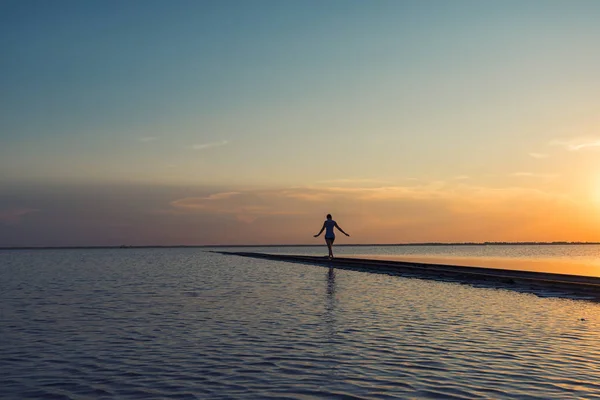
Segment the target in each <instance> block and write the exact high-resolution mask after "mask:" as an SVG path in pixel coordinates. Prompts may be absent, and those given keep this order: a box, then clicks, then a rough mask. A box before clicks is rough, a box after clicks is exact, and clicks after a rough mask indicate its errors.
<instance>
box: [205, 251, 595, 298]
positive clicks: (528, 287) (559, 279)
mask: <svg viewBox="0 0 600 400" xmlns="http://www.w3.org/2000/svg"><path fill="white" fill-rule="evenodd" d="M216 253H220V254H227V255H236V256H243V257H253V258H261V259H266V260H273V261H285V262H295V263H304V264H316V265H322V266H328V267H335V268H339V269H353V270H361V271H368V272H376V273H387V274H390V273H392V274H395V275H400V276H404V277H413V278H420V279H432V280H441V281H453V282H460V283H469V284H474V285H482V286H487V287H494V288H506V289H512V290H517V291H523V292H530V293H534V294H538V295H547V296H556V297H561V296H563V295H564V297H582V298H586V299H590V300H591V299H593V300H600V278H597V277H589V276H578V275H567V274H555V273H543V272H531V271H515V270H509V269H496V268H482V267H465V266H459V265H445V264H429V263H419V262H413V261H389V260H373V259H364V258H344V257H340V258H334V259H331V260H329V259H328V258H326V257H315V256H303V255H287V254H268V253H252V252H216Z"/></svg>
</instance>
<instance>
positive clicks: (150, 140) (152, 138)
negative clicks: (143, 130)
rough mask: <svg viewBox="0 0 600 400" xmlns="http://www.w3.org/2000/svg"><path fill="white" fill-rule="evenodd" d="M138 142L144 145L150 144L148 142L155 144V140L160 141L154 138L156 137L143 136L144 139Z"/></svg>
mask: <svg viewBox="0 0 600 400" xmlns="http://www.w3.org/2000/svg"><path fill="white" fill-rule="evenodd" d="M138 140H139V141H140V142H142V143H148V142H154V141H155V140H158V138H157V137H154V136H143V137H141V138H139V139H138Z"/></svg>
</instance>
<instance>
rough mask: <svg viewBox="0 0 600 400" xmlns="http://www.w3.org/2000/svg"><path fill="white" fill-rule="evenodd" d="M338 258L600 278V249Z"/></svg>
mask: <svg viewBox="0 0 600 400" xmlns="http://www.w3.org/2000/svg"><path fill="white" fill-rule="evenodd" d="M248 250H249V251H254V250H252V249H248ZM264 250H265V251H266V252H270V253H286V254H288V253H289V254H306V255H326V254H327V248H326V247H325V246H324V245H323V246H314V247H313V246H310V247H281V248H267V249H264ZM335 254H336V255H337V256H342V257H346V256H357V257H364V258H379V259H389V260H404V261H417V262H425V263H439V264H454V265H465V266H477V267H488V268H504V269H514V270H522V271H536V272H552V273H559V274H569V275H586V276H596V277H600V245H519V246H510V245H503V246H476V245H475V246H451V245H448V246H336V247H335Z"/></svg>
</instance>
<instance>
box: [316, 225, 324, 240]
mask: <svg viewBox="0 0 600 400" xmlns="http://www.w3.org/2000/svg"><path fill="white" fill-rule="evenodd" d="M323 230H325V222H323V226H322V227H321V230H320V231H319V233H317V234H316V235H315V237H317V236H319V235H320V234H321V233H323Z"/></svg>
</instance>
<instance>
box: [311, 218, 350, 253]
mask: <svg viewBox="0 0 600 400" xmlns="http://www.w3.org/2000/svg"><path fill="white" fill-rule="evenodd" d="M333 228H337V229H338V230H339V231H340V232H342V233H343V234H344V235H346V236H350V235H348V234H347V233H346V232H344V230H343V229H342V228H340V226H339V225H338V224H337V222H335V221H334V220H333V219H332V218H331V214H327V219H326V220H325V222H323V227H322V228H321V230H320V231H319V233H317V234H316V235H315V237H318V236H319V235H320V234H321V233H322V232H323V230H325V243H327V248H328V249H329V258H333V248H332V247H333V242H334V241H335V232H334V231H333Z"/></svg>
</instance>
